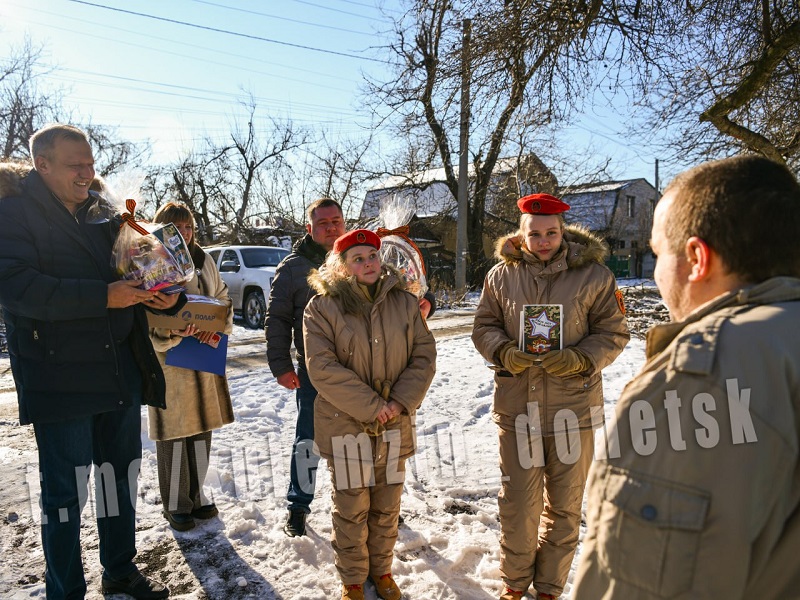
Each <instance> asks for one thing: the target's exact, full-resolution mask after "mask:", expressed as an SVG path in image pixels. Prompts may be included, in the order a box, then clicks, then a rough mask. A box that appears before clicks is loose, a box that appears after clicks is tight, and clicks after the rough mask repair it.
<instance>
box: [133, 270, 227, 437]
mask: <svg viewBox="0 0 800 600" xmlns="http://www.w3.org/2000/svg"><path fill="white" fill-rule="evenodd" d="M185 287H186V293H187V294H200V295H203V296H210V297H212V298H217V299H218V300H224V301H225V302H227V303H228V306H229V307H230V306H231V299H230V297H229V296H228V286H227V285H225V282H224V281H222V278H221V277H220V276H219V271H217V267H216V265H215V264H214V261H213V260H212V259H211V257H210V256H206V259H205V261H203V268H202V270H200V271H199V273H198V274H196V276H195V277H194V278H192V280H191V281H190V282H189V283H187V284H186V286H185ZM231 331H233V310H232V308H228V321H227V323H226V325H225V331H223V332H222V333H226V334H230V333H231ZM183 339H184V338H182V337H181V336H178V335H171V334H170V330H169V329H164V328H161V327H158V328H150V340H151V341H152V342H153V347H154V348H155V350H156V354H157V355H158V360H159V362H160V363H161V368H162V369H164V376H165V377H166V380H167V408H166V409H165V410H162V409H160V408H150V410H149V411H148V415H149V419H148V421H149V435H150V439H152V440H159V441H164V440H172V439H177V438H185V437H189V436H192V435H196V434H198V433H203V432H205V431H211V430H212V429H218V428H220V427H222V426H223V425H225V424H227V423H232V422H233V405H232V403H231V395H230V392H229V391H228V381H227V380H226V379H225V377H220V376H219V375H215V374H214V373H207V372H204V371H193V370H191V369H183V368H180V367H172V366H168V365H167V364H166V363H165V362H164V361H165V359H166V352H167V350H169V349H170V348H174V347H175V346H177V345H178V344H179V343H181V341H182V340H183Z"/></svg>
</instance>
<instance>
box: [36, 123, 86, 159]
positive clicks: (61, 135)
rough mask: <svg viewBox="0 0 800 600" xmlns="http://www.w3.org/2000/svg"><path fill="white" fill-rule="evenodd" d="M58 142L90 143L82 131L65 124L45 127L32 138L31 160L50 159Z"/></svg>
mask: <svg viewBox="0 0 800 600" xmlns="http://www.w3.org/2000/svg"><path fill="white" fill-rule="evenodd" d="M57 140H70V141H73V142H86V143H87V144H89V143H90V142H89V136H87V135H86V132H85V131H83V130H82V129H78V128H77V127H73V126H72V125H65V124H63V123H53V124H51V125H45V126H44V127H42V128H41V129H39V130H38V131H37V132H36V133H34V134H33V135H32V136H31V140H30V150H31V158H32V159H33V160H36V157H37V156H44V157H48V156H49V153H50V150H52V149H53V146H54V145H55V143H56V141H57Z"/></svg>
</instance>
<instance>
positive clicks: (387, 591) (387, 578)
mask: <svg viewBox="0 0 800 600" xmlns="http://www.w3.org/2000/svg"><path fill="white" fill-rule="evenodd" d="M372 583H374V584H375V591H376V592H378V598H383V600H400V598H401V597H402V594H401V593H400V588H399V587H397V584H396V583H395V582H394V579H392V574H391V573H386V574H385V575H381V576H380V577H372Z"/></svg>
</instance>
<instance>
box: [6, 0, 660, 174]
mask: <svg viewBox="0 0 800 600" xmlns="http://www.w3.org/2000/svg"><path fill="white" fill-rule="evenodd" d="M378 4H380V5H381V6H383V9H384V11H388V12H389V13H390V14H391V13H393V12H394V13H397V11H399V5H398V3H397V2H396V1H395V0H385V1H383V0H262V1H260V2H258V1H255V0H250V1H248V0H216V1H214V0H139V1H137V2H129V1H124V0H92V1H88V0H87V1H85V2H84V1H83V0H0V56H4V55H6V54H7V53H8V51H9V48H10V46H11V45H12V44H19V43H20V42H21V40H22V39H23V36H24V35H25V34H26V33H27V34H29V35H30V37H31V38H32V39H33V41H34V42H36V43H44V44H46V51H47V61H48V62H49V63H50V64H52V65H54V66H56V67H57V69H56V70H55V71H54V72H53V73H51V74H50V75H48V81H49V83H50V84H52V85H58V86H61V87H63V88H64V89H65V90H66V92H67V93H66V98H65V103H66V105H67V106H69V107H71V108H74V110H75V111H76V116H77V118H75V120H76V121H83V122H85V121H86V120H87V119H88V117H91V120H92V121H93V122H94V123H98V124H107V125H115V126H118V127H119V132H120V134H121V136H123V137H125V138H128V139H131V140H134V141H139V140H143V139H146V138H149V139H150V140H151V141H153V144H154V152H155V155H154V157H153V158H154V160H155V161H157V162H167V161H170V160H174V159H176V158H178V156H179V155H180V154H181V153H183V152H185V151H187V150H189V149H191V148H192V146H193V145H194V144H196V143H197V142H199V141H200V140H201V139H202V138H203V137H204V136H206V135H207V136H211V137H213V138H216V139H225V138H227V134H228V132H229V131H230V130H231V123H232V122H233V120H234V118H235V117H236V116H239V117H241V116H243V115H244V114H246V112H245V110H244V108H243V107H242V106H241V105H240V104H239V102H240V101H241V100H242V99H243V98H245V96H246V95H247V94H252V95H253V96H254V98H255V100H256V103H257V106H258V111H259V113H261V114H269V115H270V116H273V117H277V118H279V119H284V118H291V119H292V120H293V121H294V122H296V123H297V124H299V125H305V126H308V127H319V126H324V127H325V128H326V129H328V130H329V131H332V132H339V133H341V134H342V135H344V136H351V137H358V136H363V135H366V132H365V128H368V127H369V126H370V121H369V118H368V115H367V114H366V113H365V111H362V110H361V109H360V107H359V103H360V99H359V93H358V92H359V86H360V84H361V82H362V74H363V73H364V72H367V73H370V74H372V75H378V76H380V75H381V73H382V69H383V65H382V63H381V62H380V61H379V60H375V59H376V58H378V59H379V58H380V55H379V54H378V52H377V51H376V50H375V47H376V46H378V45H380V44H381V43H383V41H384V40H385V38H381V37H380V36H379V35H378V34H379V33H380V32H382V31H385V30H386V29H387V26H388V22H387V20H386V17H385V16H384V15H383V14H382V13H381V11H380V10H378V8H377V5H378ZM133 13H138V14H133ZM215 30H224V32H223V31H215ZM225 32H230V33H225ZM234 34H235V35H234ZM621 129H622V127H621V124H620V118H619V117H618V116H614V115H612V114H610V111H609V110H608V109H606V108H605V107H603V106H602V105H601V104H599V103H598V104H595V105H590V106H589V108H588V110H587V112H586V114H585V115H584V116H583V117H582V118H581V120H580V121H579V122H578V123H577V125H576V126H574V127H571V128H569V129H567V130H564V132H563V135H562V139H563V140H564V143H565V144H567V145H574V146H575V148H576V150H578V149H582V148H586V147H590V146H592V147H595V148H598V149H599V150H600V151H602V152H604V153H607V154H609V155H612V156H613V167H612V170H613V172H614V174H615V175H616V176H618V177H624V178H635V177H645V178H647V179H648V180H649V181H650V182H651V183H653V182H654V176H653V170H654V167H653V164H654V159H655V158H656V157H655V156H654V155H653V154H652V153H650V152H648V151H647V149H642V148H639V147H636V146H635V145H634V144H633V143H631V142H630V141H629V140H627V139H625V137H624V135H622V134H621V133H620V130H621ZM661 169H662V180H663V177H664V174H666V173H671V174H674V168H673V169H672V170H671V169H670V165H665V164H662V166H661Z"/></svg>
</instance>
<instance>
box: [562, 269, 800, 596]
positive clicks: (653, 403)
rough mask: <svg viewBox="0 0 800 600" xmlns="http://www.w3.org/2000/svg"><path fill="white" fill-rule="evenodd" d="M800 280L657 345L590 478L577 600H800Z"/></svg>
mask: <svg viewBox="0 0 800 600" xmlns="http://www.w3.org/2000/svg"><path fill="white" fill-rule="evenodd" d="M798 323H800V279H794V278H788V277H786V278H782V277H779V278H773V279H769V280H767V281H765V282H763V283H761V284H758V285H756V286H754V287H751V288H747V289H743V290H740V291H738V292H733V293H729V294H725V295H723V296H720V297H719V298H717V299H715V300H712V301H711V302H709V303H707V304H706V305H704V306H702V307H700V308H698V309H697V310H696V311H695V312H693V313H692V314H691V315H689V317H687V319H686V320H685V321H683V322H680V323H671V324H667V325H660V326H657V327H654V328H653V329H652V330H651V331H650V332H649V334H648V340H647V363H646V364H645V366H644V368H643V369H642V371H641V372H640V373H639V374H638V375H637V376H636V377H635V378H634V379H633V380H632V381H631V382H630V383H628V385H627V386H626V388H625V390H624V392H623V394H622V397H621V398H620V400H619V402H618V403H617V407H616V422H615V425H614V426H613V427H610V429H609V432H608V437H609V439H610V440H614V441H613V442H612V444H611V446H612V448H614V450H612V453H611V455H610V456H611V460H600V461H598V462H596V463H595V465H594V467H592V469H593V470H592V475H591V476H590V485H589V508H588V521H589V523H588V531H587V534H586V538H585V540H584V548H583V551H582V552H581V558H582V561H581V563H580V565H579V568H578V573H577V583H576V588H575V596H574V597H575V598H578V599H586V600H600V599H604V600H608V599H612V598H614V599H619V600H622V599H624V600H645V599H655V598H674V599H679V600H684V599H685V600H689V599H692V600H719V599H721V598H724V599H725V600H735V599H738V598H741V599H749V598H764V599H775V600H778V599H780V600H783V599H788V598H798V597H800V463H799V462H798V444H799V443H800V440H799V438H800V336H798V335H797V324H798Z"/></svg>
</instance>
